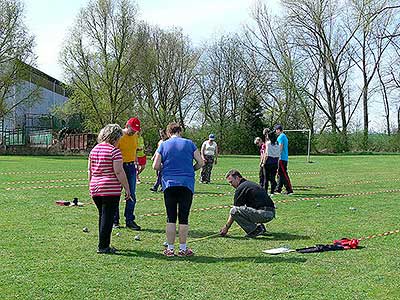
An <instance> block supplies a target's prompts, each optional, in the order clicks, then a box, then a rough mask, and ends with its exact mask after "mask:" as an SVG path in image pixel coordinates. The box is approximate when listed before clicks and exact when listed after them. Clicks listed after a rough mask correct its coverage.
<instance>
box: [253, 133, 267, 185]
mask: <svg viewBox="0 0 400 300" xmlns="http://www.w3.org/2000/svg"><path fill="white" fill-rule="evenodd" d="M254 144H256V145H257V146H258V147H259V149H260V165H259V166H260V170H259V179H260V186H261V187H264V186H265V178H266V174H265V170H264V163H263V160H264V154H265V143H264V142H263V140H262V139H261V138H260V137H256V138H255V139H254Z"/></svg>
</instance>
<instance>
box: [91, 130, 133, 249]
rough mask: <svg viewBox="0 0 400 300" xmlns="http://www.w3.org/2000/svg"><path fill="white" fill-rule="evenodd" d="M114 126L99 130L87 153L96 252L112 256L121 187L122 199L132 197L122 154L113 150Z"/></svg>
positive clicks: (118, 135) (118, 132) (116, 137)
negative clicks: (96, 228) (96, 222)
mask: <svg viewBox="0 0 400 300" xmlns="http://www.w3.org/2000/svg"><path fill="white" fill-rule="evenodd" d="M122 134H123V133H122V129H121V127H120V126H119V125H117V124H109V125H107V126H105V127H104V128H103V129H102V130H100V133H99V136H98V138H97V142H98V144H97V145H96V146H95V147H94V148H93V149H92V151H90V154H89V163H88V173H89V181H90V188H89V189H90V196H91V197H92V199H93V201H94V203H95V204H96V207H97V209H98V211H99V245H98V249H97V253H99V254H112V253H115V251H116V250H115V248H112V247H110V240H111V232H112V226H113V219H114V215H115V212H116V210H117V208H118V204H119V200H120V197H121V189H122V188H121V185H122V186H123V187H124V189H125V199H126V200H128V199H130V198H131V193H130V189H129V184H128V180H127V179H126V175H125V172H124V168H123V165H122V154H121V151H120V150H119V149H118V148H116V146H117V144H118V142H119V140H120V138H121V137H122Z"/></svg>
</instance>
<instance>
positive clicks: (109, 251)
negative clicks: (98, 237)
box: [97, 247, 117, 254]
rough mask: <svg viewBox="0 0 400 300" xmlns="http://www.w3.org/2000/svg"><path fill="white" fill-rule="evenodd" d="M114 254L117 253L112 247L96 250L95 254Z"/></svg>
mask: <svg viewBox="0 0 400 300" xmlns="http://www.w3.org/2000/svg"><path fill="white" fill-rule="evenodd" d="M115 252H117V249H115V248H113V247H107V248H103V249H97V254H115Z"/></svg>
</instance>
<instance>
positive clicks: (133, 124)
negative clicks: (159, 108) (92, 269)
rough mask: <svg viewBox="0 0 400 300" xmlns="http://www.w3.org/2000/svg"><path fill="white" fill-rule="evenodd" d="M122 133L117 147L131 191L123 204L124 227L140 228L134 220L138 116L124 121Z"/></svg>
mask: <svg viewBox="0 0 400 300" xmlns="http://www.w3.org/2000/svg"><path fill="white" fill-rule="evenodd" d="M122 131H123V133H124V135H123V136H122V138H121V139H120V140H119V144H118V148H119V149H120V150H121V153H122V160H123V167H124V171H125V174H126V178H127V179H128V183H129V189H130V191H131V199H129V200H126V204H125V213H124V216H125V221H126V227H127V228H130V229H132V230H140V229H141V228H140V226H139V225H138V224H136V222H135V214H134V211H135V205H136V195H135V192H136V165H135V163H136V150H137V147H138V135H137V134H136V133H137V132H138V131H140V121H139V119H138V118H130V119H129V120H128V122H126V125H125V128H124V129H123V130H122ZM114 227H117V228H118V227H119V209H118V210H117V212H116V213H115V217H114Z"/></svg>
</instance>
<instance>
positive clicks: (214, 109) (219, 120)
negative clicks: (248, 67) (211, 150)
mask: <svg viewBox="0 0 400 300" xmlns="http://www.w3.org/2000/svg"><path fill="white" fill-rule="evenodd" d="M238 44H239V42H238V40H237V39H236V37H233V36H222V37H221V38H220V39H219V40H217V41H215V42H213V43H212V44H211V45H209V46H208V47H207V49H206V50H205V51H204V53H203V56H202V59H201V61H200V65H199V76H198V78H197V84H198V87H199V91H200V97H201V102H202V104H201V110H202V112H203V114H204V123H205V124H206V125H213V126H214V127H216V130H217V133H218V136H219V139H221V140H223V139H224V136H225V130H227V128H228V127H229V126H230V125H232V124H235V123H240V122H241V117H242V114H243V107H244V101H245V97H244V93H245V89H246V80H245V78H244V72H243V69H242V65H241V61H242V58H241V52H240V50H239V47H238Z"/></svg>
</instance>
